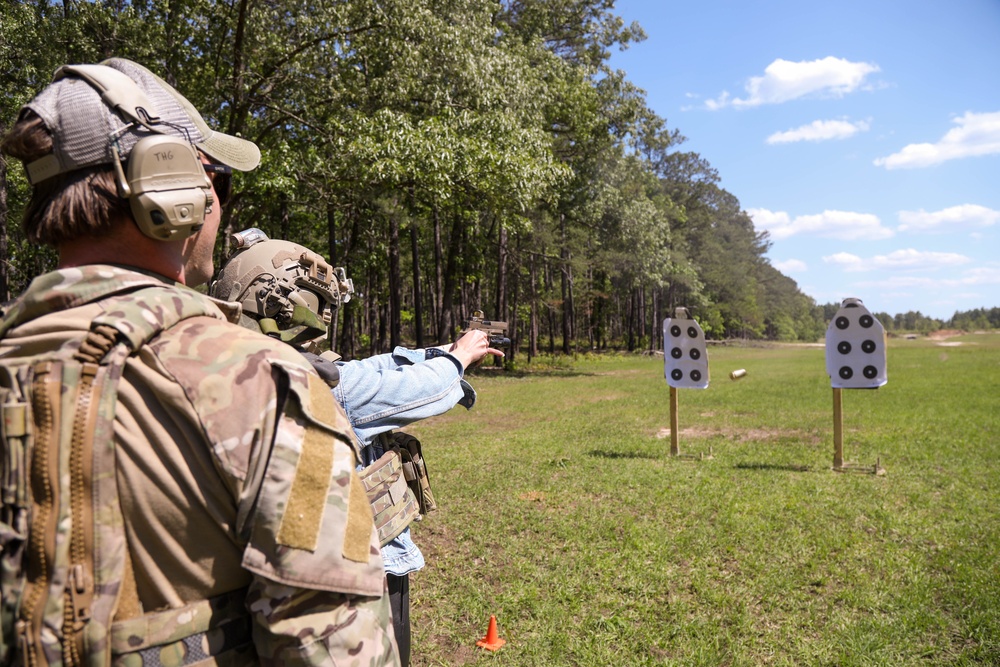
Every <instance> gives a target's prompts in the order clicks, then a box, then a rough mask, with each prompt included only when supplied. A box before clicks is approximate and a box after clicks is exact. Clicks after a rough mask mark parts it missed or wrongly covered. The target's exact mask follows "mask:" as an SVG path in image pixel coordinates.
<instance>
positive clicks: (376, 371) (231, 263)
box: [209, 228, 504, 667]
mask: <svg viewBox="0 0 1000 667" xmlns="http://www.w3.org/2000/svg"><path fill="white" fill-rule="evenodd" d="M233 240H234V242H235V248H236V249H235V251H234V253H233V255H232V256H231V257H230V258H229V259H228V260H227V261H226V263H225V265H224V266H223V267H222V268H221V269H220V271H219V275H218V276H217V278H216V280H215V281H214V282H213V283H212V286H211V288H210V292H209V293H210V294H211V295H212V296H215V297H217V298H219V299H223V300H226V301H232V302H236V303H238V304H239V305H240V307H241V309H242V313H243V316H242V318H241V322H240V323H241V324H242V325H243V326H247V327H249V328H251V329H254V330H258V329H259V330H261V331H263V332H265V333H267V334H268V335H271V336H274V337H275V338H280V339H281V340H284V341H285V342H288V343H289V344H291V345H294V346H295V347H297V348H299V349H300V350H301V351H302V352H303V354H305V355H306V357H307V358H308V359H310V361H311V362H312V363H313V365H314V366H315V367H316V368H317V370H318V371H319V372H320V374H321V375H322V376H323V377H324V378H327V379H328V381H329V383H330V384H331V386H332V387H333V395H334V397H335V398H336V399H337V402H338V403H339V404H340V405H341V406H342V407H343V408H344V410H345V411H346V412H347V416H348V419H349V420H350V424H351V427H352V428H353V429H354V434H355V436H356V438H357V440H358V442H359V444H360V445H361V448H362V449H361V457H362V463H363V465H364V466H365V467H364V469H363V470H362V471H361V474H362V479H363V480H364V483H365V486H366V488H367V489H368V490H369V498H370V499H371V500H372V507H373V511H374V512H375V513H376V525H377V527H378V529H379V533H380V535H381V536H382V559H383V561H384V562H385V569H386V581H387V583H388V587H389V599H390V603H391V605H392V620H393V629H394V631H395V634H396V643H397V645H398V647H399V655H400V662H401V663H402V665H403V667H406V665H407V664H408V663H409V656H410V634H411V633H410V620H409V619H410V601H409V600H410V574H412V573H414V572H416V571H418V570H420V569H422V568H423V567H424V564H425V562H424V557H423V554H422V553H421V551H420V549H419V547H418V546H417V545H416V543H415V542H414V541H413V539H412V537H411V535H410V528H409V524H410V522H411V521H413V520H414V519H415V518H419V516H418V511H417V506H419V514H423V513H425V512H426V511H427V507H428V505H430V507H431V508H433V499H432V498H430V501H429V503H428V502H427V496H430V491H429V487H427V488H422V485H420V484H413V486H414V487H416V488H418V491H417V492H416V493H414V496H417V497H418V499H419V500H418V501H414V502H413V503H412V506H411V505H410V503H409V502H408V501H407V499H408V498H409V496H407V495H405V494H404V495H402V496H400V495H399V494H398V492H394V491H388V492H385V491H387V489H386V488H385V485H386V484H390V481H389V480H393V479H395V477H397V475H395V472H396V471H395V469H394V466H395V463H394V462H392V460H391V459H392V456H393V452H392V450H393V449H398V450H400V451H401V453H402V457H403V463H402V467H403V469H405V470H412V469H415V470H416V471H417V475H418V476H419V475H420V474H421V473H422V474H423V476H424V477H426V469H425V468H424V465H423V460H422V459H423V456H422V453H417V452H419V443H418V442H417V441H416V438H413V437H412V436H408V435H406V434H403V433H400V432H398V431H397V429H400V428H403V427H405V426H406V425H408V424H411V423H413V422H416V421H419V420H421V419H425V418H428V417H432V416H435V415H440V414H443V413H445V412H447V411H448V410H450V409H452V408H453V407H455V405H461V406H463V407H465V408H466V409H471V408H472V406H473V405H474V404H475V401H476V392H475V391H474V390H473V388H472V386H471V385H470V384H469V383H468V382H467V381H466V380H465V377H464V376H465V370H466V369H467V368H468V367H470V366H473V365H475V364H478V363H480V362H481V361H482V360H483V359H484V358H485V357H486V356H488V355H492V356H497V357H502V356H504V353H503V352H502V351H501V350H499V349H496V348H492V347H490V345H489V336H488V335H487V333H486V332H484V331H475V330H473V331H469V332H467V333H465V334H464V335H462V337H461V338H459V339H458V340H457V341H456V342H454V343H452V344H448V345H441V346H437V347H431V348H427V349H407V348H404V347H397V348H396V349H395V350H393V352H392V353H390V354H380V355H376V356H373V357H369V358H367V359H355V360H352V361H347V362H345V361H339V360H336V361H335V360H331V359H330V358H329V357H330V356H331V355H330V352H323V353H322V355H320V354H318V353H320V352H321V351H322V347H323V345H322V344H323V343H326V342H327V341H326V339H327V335H328V331H329V324H330V322H331V320H332V318H333V316H334V315H335V311H334V309H336V308H337V307H338V306H339V305H340V304H341V303H346V302H347V301H348V300H349V298H350V294H351V293H352V292H353V289H354V286H353V282H352V281H350V280H349V279H348V278H347V275H346V271H345V270H344V269H343V268H337V269H335V268H333V267H331V266H330V265H329V264H328V263H327V262H326V260H324V259H323V257H321V256H320V255H318V254H317V253H314V252H312V251H311V250H308V249H307V248H304V247H302V246H300V245H298V244H295V243H292V242H290V241H283V240H271V239H268V238H267V236H266V235H265V234H264V233H263V232H262V231H260V230H259V229H255V228H251V229H248V230H244V231H242V232H239V233H237V234H235V235H234V237H233ZM332 357H333V358H334V359H339V357H338V356H337V355H335V354H334V355H332ZM406 449H415V450H416V451H415V452H413V453H412V454H411V453H410V452H406V451H405V450H406ZM387 455H388V457H389V458H386V456H387ZM396 461H399V459H396ZM411 466H412V468H411ZM407 481H408V482H411V483H412V481H413V480H411V479H410V478H407ZM387 498H388V499H389V500H387Z"/></svg>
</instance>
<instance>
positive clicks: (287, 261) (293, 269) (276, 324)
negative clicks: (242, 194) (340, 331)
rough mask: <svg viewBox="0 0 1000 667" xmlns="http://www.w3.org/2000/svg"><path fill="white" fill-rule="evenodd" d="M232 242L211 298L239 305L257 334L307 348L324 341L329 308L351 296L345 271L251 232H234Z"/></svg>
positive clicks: (288, 244) (310, 253)
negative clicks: (257, 328) (253, 322)
mask: <svg viewBox="0 0 1000 667" xmlns="http://www.w3.org/2000/svg"><path fill="white" fill-rule="evenodd" d="M233 243H234V246H235V248H234V250H233V253H232V254H231V255H230V257H229V259H228V260H226V263H225V265H224V266H223V267H222V269H221V270H220V271H219V275H218V277H217V278H216V280H215V282H213V283H212V285H211V287H210V288H209V293H210V294H211V296H213V297H215V298H217V299H222V300H224V301H235V302H237V303H239V304H240V305H241V306H242V307H243V314H244V315H245V316H246V317H249V318H251V319H252V320H254V321H255V322H256V323H257V324H258V326H259V327H260V330H261V331H262V332H264V333H265V334H268V335H269V336H273V337H276V338H280V339H281V340H283V341H285V342H286V343H291V344H293V345H299V346H302V347H306V348H309V347H312V346H314V345H317V344H318V343H319V342H320V341H321V340H322V339H323V338H325V337H326V335H327V331H328V330H329V326H330V320H331V317H332V314H333V309H335V308H337V307H339V306H340V305H341V304H343V303H347V302H348V301H350V300H351V296H352V295H353V294H354V282H353V281H352V280H350V279H349V278H348V277H347V273H346V271H345V270H344V268H343V267H337V268H334V267H332V266H330V264H329V263H327V261H326V260H325V259H323V257H321V256H320V255H318V254H317V253H315V252H313V251H311V250H309V249H308V248H305V247H303V246H301V245H299V244H297V243H292V242H291V241H281V240H277V239H269V238H268V237H267V234H265V233H264V232H262V231H261V230H259V229H256V228H250V229H246V230H243V231H242V232H237V233H236V234H234V235H233ZM310 351H311V350H310Z"/></svg>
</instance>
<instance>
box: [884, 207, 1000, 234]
mask: <svg viewBox="0 0 1000 667" xmlns="http://www.w3.org/2000/svg"><path fill="white" fill-rule="evenodd" d="M899 221H900V222H901V223H902V224H901V225H900V226H899V231H901V232H951V231H955V229H956V228H962V227H974V228H978V227H990V226H992V225H995V224H996V223H997V222H998V221H1000V211H994V210H993V209H990V208H986V207H985V206H979V205H977V204H962V205H961V206H952V207H950V208H945V209H942V210H940V211H932V212H927V211H925V210H923V209H920V210H919V211H900V212H899Z"/></svg>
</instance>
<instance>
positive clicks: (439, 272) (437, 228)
mask: <svg viewBox="0 0 1000 667" xmlns="http://www.w3.org/2000/svg"><path fill="white" fill-rule="evenodd" d="M433 218H434V285H435V288H436V289H435V291H434V313H433V315H434V322H435V330H434V338H435V339H436V340H437V341H438V344H439V345H440V344H443V343H444V341H446V340H447V338H446V337H445V333H444V246H443V245H442V243H441V215H440V212H439V211H438V207H437V205H436V204H435V205H434V211H433Z"/></svg>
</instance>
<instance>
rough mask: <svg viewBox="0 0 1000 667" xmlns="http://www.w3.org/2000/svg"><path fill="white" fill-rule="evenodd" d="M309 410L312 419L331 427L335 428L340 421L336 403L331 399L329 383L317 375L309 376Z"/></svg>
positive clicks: (331, 393)
mask: <svg viewBox="0 0 1000 667" xmlns="http://www.w3.org/2000/svg"><path fill="white" fill-rule="evenodd" d="M308 377H309V412H310V413H311V416H312V418H313V419H315V420H316V421H318V422H322V423H323V424H326V425H327V426H329V427H331V428H337V425H338V424H339V423H340V419H338V415H337V403H336V402H335V401H334V400H333V392H332V391H330V385H328V384H327V383H326V382H324V381H323V380H322V379H321V378H320V377H319V376H317V375H313V374H310V375H309V376H308Z"/></svg>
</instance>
